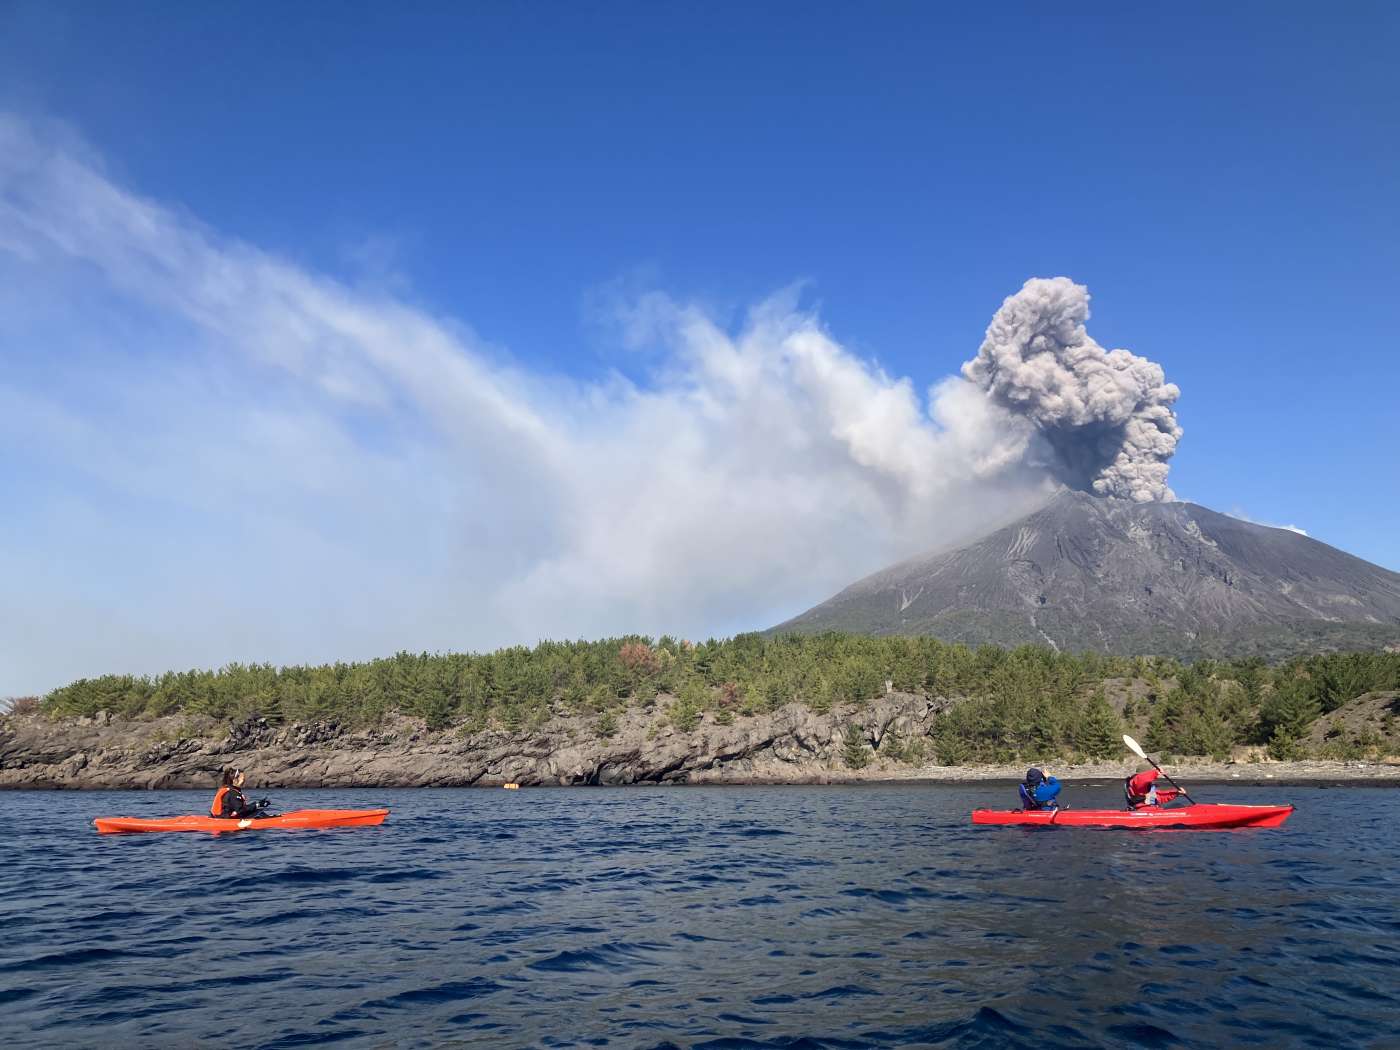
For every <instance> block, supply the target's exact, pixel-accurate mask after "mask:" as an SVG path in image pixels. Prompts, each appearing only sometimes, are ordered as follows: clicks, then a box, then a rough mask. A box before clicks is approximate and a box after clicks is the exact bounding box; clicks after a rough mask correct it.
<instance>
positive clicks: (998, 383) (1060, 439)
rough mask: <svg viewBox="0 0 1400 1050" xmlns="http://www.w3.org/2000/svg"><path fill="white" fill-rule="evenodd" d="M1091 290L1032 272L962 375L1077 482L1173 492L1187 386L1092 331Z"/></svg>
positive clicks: (1132, 491)
mask: <svg viewBox="0 0 1400 1050" xmlns="http://www.w3.org/2000/svg"><path fill="white" fill-rule="evenodd" d="M1088 318H1089V292H1088V289H1086V288H1085V287H1084V286H1083V285H1079V284H1075V283H1074V282H1073V281H1071V280H1070V279H1069V278H1067V277H1053V278H1049V279H1045V278H1033V279H1031V280H1029V281H1027V282H1026V283H1025V286H1024V287H1023V288H1022V289H1021V290H1020V291H1019V292H1017V293H1016V294H1015V295H1012V296H1010V297H1008V298H1007V299H1006V301H1005V302H1003V303H1002V304H1001V309H1000V310H998V311H997V312H996V316H995V317H993V318H992V323H991V325H989V326H988V328H987V335H986V338H985V339H984V340H983V342H982V346H981V348H980V349H979V350H978V352H977V356H976V358H974V359H973V360H971V361H969V362H968V363H967V364H965V365H963V370H962V371H963V375H964V376H966V377H967V378H968V379H969V380H971V381H972V382H974V383H976V384H977V385H978V386H980V387H981V388H982V389H983V390H985V391H986V392H987V393H988V395H989V396H990V397H991V398H992V400H993V401H995V402H996V403H997V404H998V405H1000V406H1002V407H1003V408H1005V409H1007V410H1008V411H1010V412H1011V413H1013V414H1015V415H1018V416H1024V417H1025V418H1027V419H1029V420H1030V421H1031V422H1032V423H1034V425H1035V427H1036V429H1037V430H1038V431H1039V432H1040V434H1041V435H1042V436H1043V437H1044V439H1045V441H1046V442H1047V444H1048V445H1049V448H1050V452H1051V456H1050V460H1051V462H1052V465H1053V469H1054V470H1055V473H1056V475H1057V476H1058V477H1059V478H1060V479H1061V480H1062V481H1064V482H1065V483H1066V484H1067V485H1069V486H1071V487H1072V488H1078V489H1084V490H1087V491H1092V492H1095V493H1097V494H1098V495H1101V496H1117V497H1120V498H1123V499H1130V500H1136V501H1137V502H1140V503H1145V502H1149V501H1152V500H1171V499H1174V498H1175V497H1174V495H1173V493H1172V490H1171V489H1170V488H1168V487H1167V470H1168V461H1169V460H1170V459H1171V457H1172V454H1173V453H1174V452H1175V451H1176V445H1177V442H1178V441H1179V440H1180V439H1181V427H1180V426H1179V425H1178V424H1177V421H1176V416H1175V414H1174V413H1173V412H1172V405H1173V403H1175V401H1176V399H1177V397H1178V396H1179V395H1180V393H1181V391H1180V390H1179V389H1178V388H1177V387H1176V385H1175V384H1173V383H1168V382H1167V381H1166V377H1165V376H1164V375H1163V373H1162V367H1161V365H1158V364H1156V363H1155V362H1153V361H1149V360H1147V359H1146V358H1144V357H1138V356H1137V355H1136V354H1132V353H1129V352H1128V351H1127V350H1105V349H1104V348H1103V347H1101V346H1100V345H1099V344H1098V343H1096V342H1094V340H1093V339H1092V338H1091V337H1090V336H1089V333H1088V332H1087V331H1085V329H1084V322H1085V321H1087V320H1088Z"/></svg>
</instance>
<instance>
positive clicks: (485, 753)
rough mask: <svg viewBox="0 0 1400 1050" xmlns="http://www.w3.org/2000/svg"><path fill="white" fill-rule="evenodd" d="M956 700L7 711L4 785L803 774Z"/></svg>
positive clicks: (1, 769)
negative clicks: (519, 721) (603, 719)
mask: <svg viewBox="0 0 1400 1050" xmlns="http://www.w3.org/2000/svg"><path fill="white" fill-rule="evenodd" d="M951 702H952V701H950V700H948V699H946V698H943V697H925V696H916V695H913V694H907V693H890V694H888V695H886V696H883V697H880V698H878V699H875V700H872V701H871V702H869V703H868V704H865V705H863V706H862V707H860V708H859V709H856V708H844V709H842V708H837V709H833V710H831V711H828V712H825V713H820V712H816V711H813V710H811V709H810V708H808V707H805V706H804V705H802V704H788V705H786V706H785V707H782V708H780V709H779V710H777V711H774V712H772V713H767V714H757V715H751V716H740V717H737V718H734V719H733V720H732V721H729V722H728V723H727V724H724V723H721V722H719V721H718V720H717V719H716V717H715V715H714V714H713V713H707V714H706V715H705V716H704V717H703V718H702V719H701V721H700V723H699V724H698V725H697V726H696V727H695V728H694V729H693V730H691V731H689V732H685V731H682V730H680V729H677V728H676V727H675V726H673V725H671V724H670V723H669V721H668V720H667V718H666V715H665V707H666V704H665V703H664V702H660V701H659V702H658V703H657V704H655V705H652V706H651V707H649V708H648V707H635V708H628V709H627V710H626V711H625V712H622V713H620V714H619V716H618V718H617V725H616V729H615V731H614V732H612V733H611V734H610V735H609V736H607V737H603V736H600V735H599V734H598V733H597V731H596V727H595V726H594V724H593V722H592V720H589V721H587V722H585V721H583V720H581V719H576V718H572V719H571V718H567V717H558V718H554V719H551V720H550V721H549V722H547V723H545V724H544V725H542V726H540V727H539V728H538V729H534V730H526V731H523V732H518V733H508V732H501V731H496V730H483V731H481V732H477V733H463V732H461V731H459V730H455V729H447V730H443V731H440V732H433V731H431V730H428V729H426V728H425V727H424V726H423V724H422V722H420V721H417V720H414V719H409V718H393V719H390V720H389V721H388V722H386V723H385V724H384V725H382V726H377V727H374V728H372V729H350V728H346V727H341V726H337V725H335V724H334V723H327V722H316V723H310V724H305V725H300V724H293V725H286V726H274V725H271V724H269V723H268V722H267V721H266V720H265V719H260V718H254V719H249V720H248V721H247V722H244V723H242V724H241V725H237V726H234V727H233V728H232V729H229V728H228V727H227V726H222V725H219V724H218V723H215V722H213V721H212V720H208V719H205V720H203V721H200V720H198V719H191V718H182V717H180V716H169V717H166V718H163V719H158V720H156V721H132V722H123V721H119V720H116V719H112V718H110V717H108V716H107V715H106V714H105V712H102V713H99V716H98V717H97V718H77V719H66V720H55V721H51V720H49V719H48V718H45V717H44V716H42V715H37V714H36V715H26V716H10V717H8V718H0V788H208V789H209V790H210V791H211V792H212V790H213V785H214V784H215V783H216V782H217V780H218V776H219V772H220V770H222V769H223V768H224V767H225V766H234V767H237V768H240V769H245V770H247V771H248V774H249V778H250V780H251V781H252V782H253V783H255V784H257V786H258V790H262V789H264V788H269V789H270V788H277V787H283V788H287V787H366V786H368V787H374V786H378V787H466V786H469V785H488V784H501V783H505V782H511V781H513V782H516V783H520V784H525V785H548V784H558V785H571V784H685V783H691V784H697V783H726V782H727V783H735V782H756V783H764V782H771V783H803V782H809V783H810V782H824V781H827V780H831V779H845V778H848V777H850V776H852V775H853V774H852V772H851V771H850V770H849V769H847V768H846V764H845V762H844V753H845V750H846V746H847V738H846V732H847V729H848V727H849V726H851V725H853V724H854V725H856V726H858V727H859V730H860V734H861V737H862V739H863V740H864V741H865V742H866V744H867V745H868V746H869V748H870V749H871V757H872V759H873V762H872V765H871V768H870V770H869V772H870V773H872V774H874V773H878V772H879V771H880V770H881V769H885V768H888V762H887V760H885V759H883V758H881V757H879V755H878V753H877V752H876V750H875V749H877V748H878V747H879V746H880V744H881V743H882V741H883V740H884V738H885V736H886V735H887V734H889V733H896V734H898V735H899V736H900V737H901V738H904V739H914V738H920V737H924V736H926V735H927V734H928V731H929V728H930V727H931V726H932V724H933V722H934V720H935V719H936V718H937V717H938V716H939V715H940V714H941V713H942V712H943V711H945V710H947V708H948V707H949V706H950V704H951Z"/></svg>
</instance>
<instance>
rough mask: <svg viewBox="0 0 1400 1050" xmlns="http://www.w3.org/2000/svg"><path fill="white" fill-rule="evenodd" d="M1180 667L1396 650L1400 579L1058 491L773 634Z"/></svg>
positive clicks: (1323, 548)
mask: <svg viewBox="0 0 1400 1050" xmlns="http://www.w3.org/2000/svg"><path fill="white" fill-rule="evenodd" d="M771 630H772V631H773V632H774V633H783V632H789V631H796V632H799V633H811V632H817V631H826V630H839V631H853V632H857V633H863V634H874V635H891V634H930V635H933V636H935V637H938V638H941V639H943V640H945V641H961V642H966V643H968V644H971V645H977V644H983V643H991V644H997V645H1020V644H1040V645H1049V646H1051V647H1053V648H1056V649H1065V650H1098V651H1103V652H1109V653H1116V654H1120V655H1135V654H1158V655H1169V656H1179V657H1183V658H1199V657H1204V656H1214V657H1225V656H1233V657H1241V656H1256V655H1257V656H1262V657H1266V658H1273V657H1278V656H1283V655H1290V654H1292V653H1295V652H1310V651H1319V650H1327V649H1337V648H1374V647H1380V646H1384V645H1389V644H1400V573H1394V572H1391V571H1390V570H1388V569H1384V568H1381V567H1380V566H1377V565H1373V564H1371V563H1370V562H1367V561H1365V560H1363V559H1361V558H1358V557H1356V556H1354V555H1351V554H1347V553H1346V552H1345V551H1341V550H1338V549H1337V548H1335V547H1331V546H1329V545H1327V544H1325V543H1323V542H1321V541H1320V540H1316V539H1313V538H1311V537H1308V536H1304V535H1301V534H1299V533H1297V532H1293V531H1291V530H1287V529H1277V528H1273V527H1270V526H1266V525H1257V524H1254V523H1252V522H1247V521H1243V520H1241V519H1238V518H1233V517H1230V516H1229V515H1226V514H1221V513H1219V512H1217V511H1213V510H1211V509H1209V508H1207V507H1202V506H1199V505H1198V504H1194V503H1186V502H1158V503H1134V502H1131V501H1127V500H1120V499H1112V498H1105V497H1101V496H1092V495H1089V494H1088V493H1085V492H1079V491H1074V490H1070V489H1064V490H1061V491H1060V492H1059V493H1058V494H1056V495H1055V496H1054V497H1052V498H1051V499H1050V500H1049V501H1048V502H1047V503H1046V504H1044V505H1043V506H1042V507H1040V508H1039V509H1037V510H1035V511H1032V512H1031V513H1030V514H1027V515H1026V516H1024V517H1022V518H1020V519H1018V520H1016V521H1013V522H1011V523H1010V524H1007V525H1004V526H1002V527H1001V528H998V529H995V530H993V531H992V532H990V533H988V534H987V535H985V536H984V537H982V538H981V539H978V540H973V541H972V542H970V543H966V544H963V545H961V546H959V547H957V548H954V549H952V550H948V549H946V548H944V549H941V550H935V551H932V552H928V553H925V554H921V555H916V556H915V557H913V558H909V559H906V560H904V561H902V562H898V563H896V564H894V565H891V566H889V567H887V568H885V569H882V570H880V571H878V572H876V573H873V574H871V575H869V576H866V577H864V578H863V579H861V580H857V581H856V582H855V583H853V584H851V585H850V586H849V587H846V588H845V589H844V590H842V591H840V592H839V593H837V594H836V595H834V596H832V597H831V598H829V599H828V600H827V601H825V602H822V603H820V604H819V605H816V606H814V607H813V608H811V609H809V610H807V611H806V612H804V613H802V614H800V615H798V616H796V617H794V618H792V619H790V620H788V621H786V622H785V623H782V624H779V625H778V626H777V627H774V628H772V629H771Z"/></svg>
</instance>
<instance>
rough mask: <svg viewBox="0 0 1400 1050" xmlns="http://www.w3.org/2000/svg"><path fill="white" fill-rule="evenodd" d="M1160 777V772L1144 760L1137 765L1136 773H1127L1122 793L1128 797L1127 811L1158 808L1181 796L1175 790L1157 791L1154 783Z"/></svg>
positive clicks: (1162, 789)
mask: <svg viewBox="0 0 1400 1050" xmlns="http://www.w3.org/2000/svg"><path fill="white" fill-rule="evenodd" d="M1161 775H1162V771H1161V770H1160V769H1158V768H1157V767H1156V766H1154V765H1153V764H1152V763H1151V762H1149V761H1147V759H1145V758H1144V759H1143V760H1142V761H1141V762H1139V763H1138V764H1137V771H1136V772H1135V773H1129V774H1128V775H1127V777H1125V778H1124V779H1123V791H1124V793H1125V794H1126V795H1127V796H1128V808H1129V809H1141V808H1142V807H1143V806H1160V805H1162V804H1164V803H1167V802H1170V801H1172V799H1174V798H1176V796H1177V795H1179V794H1181V792H1180V791H1178V790H1177V789H1176V788H1161V789H1160V790H1159V789H1158V787H1157V783H1156V781H1157V778H1158V777H1160V776H1161Z"/></svg>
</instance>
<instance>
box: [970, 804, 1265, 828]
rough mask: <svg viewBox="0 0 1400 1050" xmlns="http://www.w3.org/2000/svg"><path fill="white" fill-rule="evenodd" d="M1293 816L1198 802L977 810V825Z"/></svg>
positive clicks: (1174, 823) (1228, 822)
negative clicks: (1136, 806) (1187, 803)
mask: <svg viewBox="0 0 1400 1050" xmlns="http://www.w3.org/2000/svg"><path fill="white" fill-rule="evenodd" d="M1292 813H1293V807H1292V806H1291V805H1288V806H1243V805H1230V804H1228V803H1210V802H1205V803H1202V802H1198V803H1195V804H1194V805H1190V806H1178V807H1165V806H1144V807H1142V808H1141V809H1133V810H1128V809H1068V808H1065V809H1054V810H1000V809H975V810H973V811H972V823H974V824H1001V825H1022V826H1030V827H1046V826H1057V827H1082V828H1141V829H1152V828H1197V829H1200V830H1203V831H1209V830H1227V829H1230V828H1277V827H1280V826H1282V824H1283V822H1284V821H1286V820H1287V819H1288V818H1289V817H1290V816H1291V815H1292Z"/></svg>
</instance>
